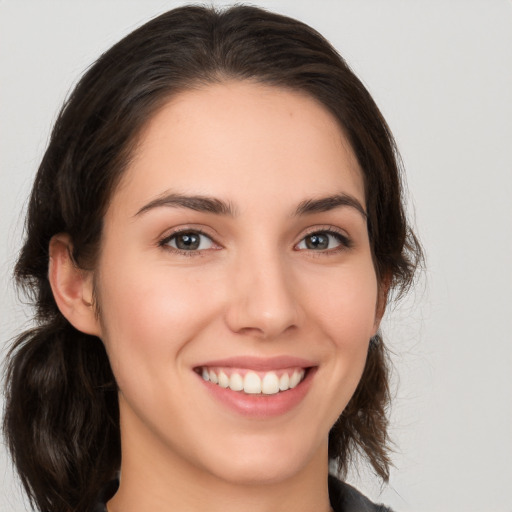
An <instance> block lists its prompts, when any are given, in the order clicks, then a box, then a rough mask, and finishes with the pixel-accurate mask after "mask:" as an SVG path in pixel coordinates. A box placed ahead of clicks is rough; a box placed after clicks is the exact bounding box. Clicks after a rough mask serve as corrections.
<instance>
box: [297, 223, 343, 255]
mask: <svg viewBox="0 0 512 512" xmlns="http://www.w3.org/2000/svg"><path fill="white" fill-rule="evenodd" d="M313 235H328V236H332V237H334V238H335V239H336V240H337V241H338V242H339V245H338V246H337V247H334V248H333V249H324V250H318V251H316V250H314V249H298V250H307V251H308V252H309V253H310V254H311V255H312V256H316V257H320V256H332V255H335V254H338V253H340V252H342V251H345V250H347V249H350V248H352V247H353V242H352V240H351V239H350V238H349V237H348V236H347V235H345V234H343V233H341V232H340V231H338V229H337V228H335V227H333V226H326V227H324V228H314V229H312V230H311V231H309V232H308V233H306V234H305V235H304V236H303V237H302V238H301V239H300V242H299V243H298V244H296V245H295V247H297V246H298V245H299V244H300V243H302V242H303V241H304V240H305V239H306V238H308V237H310V236H313Z"/></svg>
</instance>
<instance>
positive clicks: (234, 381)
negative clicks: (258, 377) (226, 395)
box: [229, 373, 244, 391]
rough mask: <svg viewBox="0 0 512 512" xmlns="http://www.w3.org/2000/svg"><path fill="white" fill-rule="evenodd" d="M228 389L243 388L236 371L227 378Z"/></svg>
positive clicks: (240, 389)
mask: <svg viewBox="0 0 512 512" xmlns="http://www.w3.org/2000/svg"><path fill="white" fill-rule="evenodd" d="M229 389H231V390H232V391H242V389H244V381H243V379H242V377H240V375H239V374H238V373H233V375H231V377H230V378H229Z"/></svg>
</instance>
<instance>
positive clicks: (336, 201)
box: [295, 194, 368, 220]
mask: <svg viewBox="0 0 512 512" xmlns="http://www.w3.org/2000/svg"><path fill="white" fill-rule="evenodd" d="M340 206H349V207H351V208H355V209H356V210H357V211H358V212H359V213H360V214H361V215H362V216H363V217H364V220H367V219H368V214H367V213H366V211H365V209H364V208H363V206H362V204H361V203H360V202H359V201H358V200H357V199H356V198H355V197H354V196H351V195H349V194H335V195H332V196H327V197H321V198H318V199H307V200H306V201H302V202H301V203H300V204H299V205H298V206H297V209H296V210H295V215H297V216H299V215H307V214H312V213H321V212H327V211H329V210H334V209H335V208H338V207H340Z"/></svg>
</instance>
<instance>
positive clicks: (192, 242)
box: [160, 231, 215, 252]
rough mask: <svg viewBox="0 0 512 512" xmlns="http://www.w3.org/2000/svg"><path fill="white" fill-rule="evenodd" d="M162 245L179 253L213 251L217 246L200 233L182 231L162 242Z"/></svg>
mask: <svg viewBox="0 0 512 512" xmlns="http://www.w3.org/2000/svg"><path fill="white" fill-rule="evenodd" d="M160 245H162V246H167V247H171V248H172V249H176V250H178V251H190V252H193V251H203V250H206V249H212V248H213V247H214V246H215V244H214V242H213V240H212V239H211V238H210V237H209V236H207V235H205V234H204V233H201V232H199V231H180V232H178V233H173V234H172V235H171V236H168V237H167V238H165V239H164V240H162V241H161V242H160Z"/></svg>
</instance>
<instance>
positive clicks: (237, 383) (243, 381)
mask: <svg viewBox="0 0 512 512" xmlns="http://www.w3.org/2000/svg"><path fill="white" fill-rule="evenodd" d="M308 370H309V368H303V367H293V368H284V369H279V370H272V371H256V370H251V369H247V368H233V367H217V366H214V367H208V366H201V367H198V368H196V369H195V371H196V372H197V373H198V374H199V375H201V377H202V378H203V380H204V381H206V382H211V383H212V384H215V385H216V386H219V387H221V388H224V389H230V390H231V391H236V392H239V393H243V394H246V395H276V394H278V393H284V392H286V391H289V390H291V389H294V388H296V387H297V386H298V385H299V384H300V383H301V382H302V381H303V380H304V379H305V377H306V374H307V372H308Z"/></svg>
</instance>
